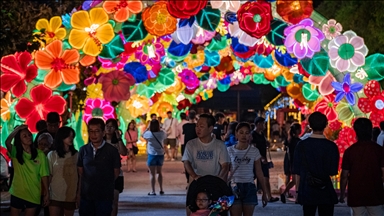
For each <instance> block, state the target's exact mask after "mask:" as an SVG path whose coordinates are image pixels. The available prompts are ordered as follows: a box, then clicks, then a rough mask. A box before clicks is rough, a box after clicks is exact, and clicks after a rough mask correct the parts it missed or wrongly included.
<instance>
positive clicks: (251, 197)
mask: <svg viewBox="0 0 384 216" xmlns="http://www.w3.org/2000/svg"><path fill="white" fill-rule="evenodd" d="M250 132H251V126H250V125H249V124H248V123H246V122H242V123H239V124H238V125H237V127H236V133H235V134H236V138H237V140H238V142H237V144H236V145H233V146H230V147H228V148H227V149H228V154H229V156H230V158H231V169H230V172H231V174H230V176H231V177H230V178H231V179H230V180H231V182H232V183H231V186H236V187H237V190H236V199H235V201H234V203H233V205H232V208H231V209H230V212H231V215H236V216H238V215H244V216H251V215H253V211H254V209H255V206H256V205H257V189H256V185H255V181H254V173H256V177H257V178H258V179H259V181H260V183H261V187H262V190H263V197H262V202H263V207H264V206H266V205H267V202H268V199H267V196H266V193H265V189H266V186H265V182H264V176H263V172H262V170H261V162H260V158H261V155H260V152H259V150H258V149H257V148H256V147H254V146H252V145H249V143H250V140H251V133H250Z"/></svg>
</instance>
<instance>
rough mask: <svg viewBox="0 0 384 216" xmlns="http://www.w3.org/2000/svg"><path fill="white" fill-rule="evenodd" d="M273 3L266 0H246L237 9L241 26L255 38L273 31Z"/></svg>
mask: <svg viewBox="0 0 384 216" xmlns="http://www.w3.org/2000/svg"><path fill="white" fill-rule="evenodd" d="M272 19H273V18H272V11H271V4H270V3H268V2H264V1H255V2H246V3H245V4H243V5H242V6H241V7H240V9H239V10H238V11H237V20H238V22H239V26H240V28H241V29H242V30H243V31H244V32H246V33H247V34H249V35H250V36H252V37H255V38H261V37H262V36H264V35H266V34H268V32H270V31H271V26H270V24H271V20H272Z"/></svg>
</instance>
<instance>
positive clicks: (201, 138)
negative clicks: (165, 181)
mask: <svg viewBox="0 0 384 216" xmlns="http://www.w3.org/2000/svg"><path fill="white" fill-rule="evenodd" d="M214 125H215V118H214V117H213V116H212V115H209V114H202V115H200V118H199V120H198V121H197V125H196V134H197V138H196V139H192V140H190V141H189V142H188V144H187V145H186V149H185V152H184V155H183V159H182V161H183V162H184V167H185V169H186V170H187V172H188V174H189V175H190V177H191V178H192V179H193V180H197V179H198V178H199V177H201V176H205V175H213V176H218V177H220V178H221V179H223V180H224V181H225V182H227V177H228V171H229V163H230V158H229V155H228V151H227V148H226V146H225V144H224V143H223V141H221V140H218V139H215V138H214V137H212V136H211V133H212V130H213V126H214ZM190 182H191V181H190Z"/></svg>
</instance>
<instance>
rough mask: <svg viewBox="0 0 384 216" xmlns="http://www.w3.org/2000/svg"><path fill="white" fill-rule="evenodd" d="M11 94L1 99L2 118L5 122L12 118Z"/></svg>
mask: <svg viewBox="0 0 384 216" xmlns="http://www.w3.org/2000/svg"><path fill="white" fill-rule="evenodd" d="M12 102H13V101H12V97H11V92H8V93H7V94H6V95H5V97H4V98H2V99H1V118H2V119H3V120H4V121H8V120H9V119H10V118H11V110H10V109H11V106H12Z"/></svg>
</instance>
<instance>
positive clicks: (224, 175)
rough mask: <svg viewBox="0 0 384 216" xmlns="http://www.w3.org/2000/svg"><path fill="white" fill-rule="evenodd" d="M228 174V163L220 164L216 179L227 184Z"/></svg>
mask: <svg viewBox="0 0 384 216" xmlns="http://www.w3.org/2000/svg"><path fill="white" fill-rule="evenodd" d="M228 172H229V163H223V164H221V170H220V173H219V175H218V177H219V178H221V179H223V180H224V181H225V182H227V180H228Z"/></svg>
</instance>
